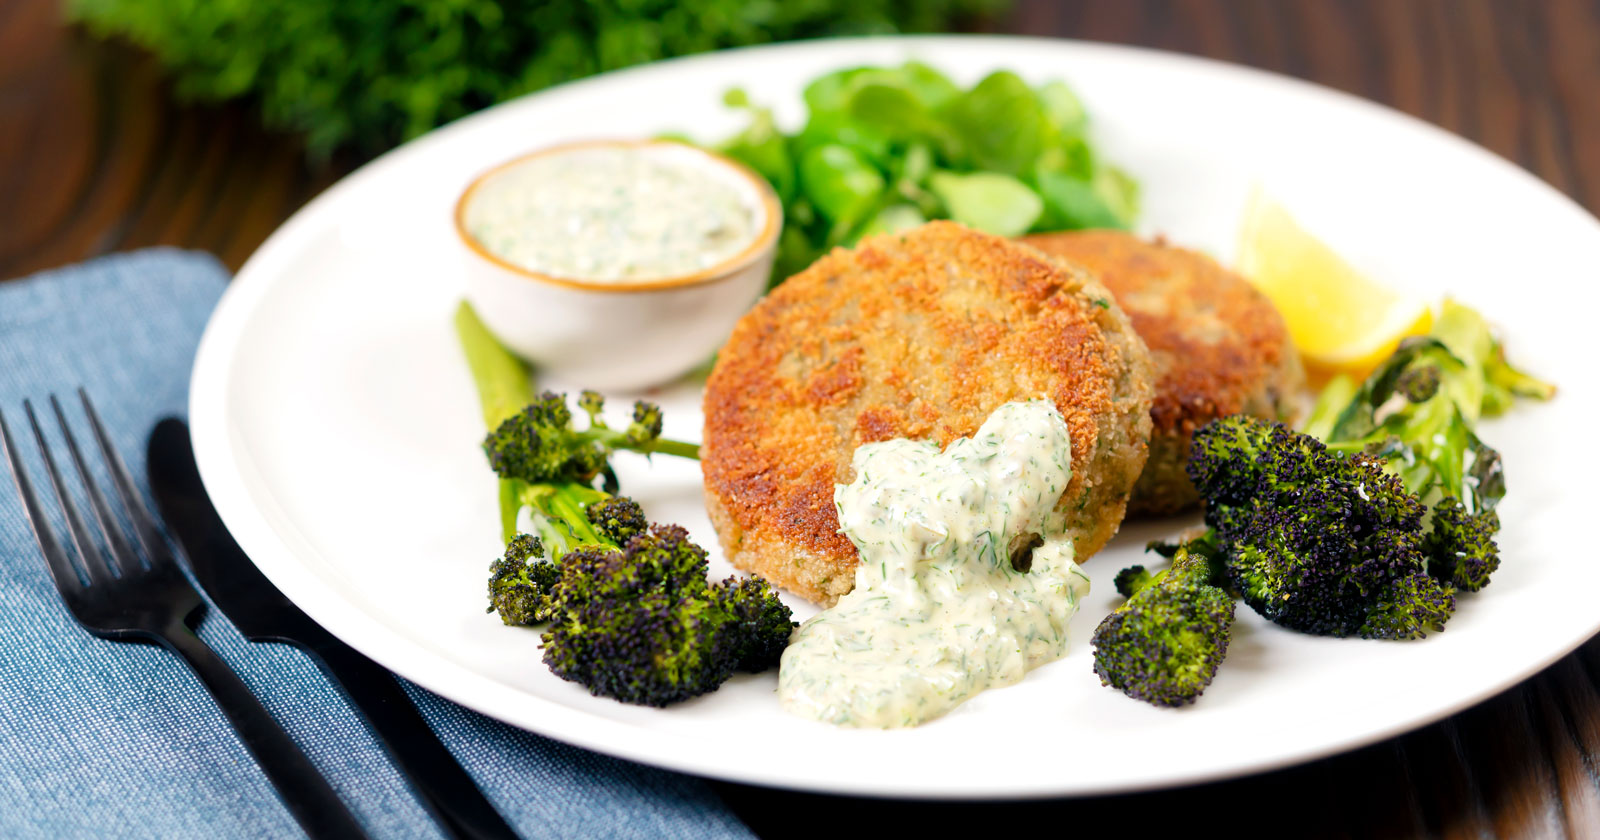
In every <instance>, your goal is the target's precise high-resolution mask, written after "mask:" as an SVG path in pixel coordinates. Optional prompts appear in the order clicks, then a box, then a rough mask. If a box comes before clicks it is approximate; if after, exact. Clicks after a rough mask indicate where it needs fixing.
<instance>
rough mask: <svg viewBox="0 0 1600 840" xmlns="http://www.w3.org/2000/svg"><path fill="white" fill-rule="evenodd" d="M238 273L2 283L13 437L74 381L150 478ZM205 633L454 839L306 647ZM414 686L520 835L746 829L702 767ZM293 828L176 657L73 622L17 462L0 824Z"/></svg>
mask: <svg viewBox="0 0 1600 840" xmlns="http://www.w3.org/2000/svg"><path fill="white" fill-rule="evenodd" d="M227 277H228V275H227V272H226V270H225V269H223V267H222V266H221V265H219V264H218V263H217V262H216V260H214V259H212V258H211V257H209V256H206V255H203V254H194V253H186V252H182V251H175V250H168V249H156V250H149V251H141V252H136V253H130V254H123V255H117V256H112V257H106V258H104V259H100V260H96V261H94V262H90V263H86V264H83V265H80V266H75V267H72V268H67V269H62V270H58V271H51V272H46V273H43V274H39V275H35V276H33V277H30V278H27V279H23V280H18V281H12V282H7V283H0V411H4V412H5V414H6V416H7V419H8V421H9V422H10V423H11V426H12V430H13V433H16V432H17V431H19V429H18V424H19V423H22V424H24V425H23V426H22V430H23V431H25V429H26V425H25V423H26V421H25V420H24V416H23V414H22V400H23V399H24V398H31V399H33V400H34V402H35V406H36V408H37V407H38V406H39V404H40V403H41V402H42V401H43V400H44V399H45V398H46V397H47V396H48V395H49V394H51V393H52V392H54V393H56V394H59V395H61V396H62V397H71V396H73V391H74V389H75V388H77V387H78V386H80V385H81V386H83V387H85V388H87V389H88V391H89V394H90V395H91V397H92V398H93V399H94V401H95V405H96V407H97V408H98V409H99V411H100V413H101V415H102V417H103V418H104V419H105V420H106V423H107V425H108V427H109V431H110V433H111V435H112V437H113V438H114V440H115V443H116V445H117V447H118V448H119V449H120V450H121V451H122V453H123V455H124V457H125V458H127V460H128V463H129V466H130V467H131V468H132V469H133V471H134V472H135V473H136V474H138V475H140V476H141V477H142V475H143V473H144V444H145V436H146V435H147V434H148V433H149V431H150V428H151V426H152V425H154V423H155V421H156V420H157V419H159V418H161V417H163V416H165V415H169V414H175V415H182V414H184V412H185V407H186V405H187V397H188V391H189V368H190V365H191V364H192V362H193V360H194V352H195V346H196V343H197V342H198V341H199V338H200V332H201V330H202V328H203V327H204V326H205V323H206V319H207V317H208V316H209V315H210V313H211V310H212V308H213V307H214V306H215V305H216V302H217V298H218V296H219V295H220V294H221V293H222V290H223V287H224V285H225V284H226V282H227ZM65 405H66V406H67V407H68V408H69V410H72V409H74V408H75V406H74V404H73V402H67V403H65ZM41 422H45V423H46V425H47V428H48V427H49V426H51V425H53V424H52V423H50V422H49V421H48V420H47V418H43V417H42V418H41ZM18 448H19V449H21V450H22V452H23V455H24V457H25V458H27V460H28V463H29V464H30V466H31V467H32V468H33V469H34V476H35V483H36V484H37V483H38V481H40V480H42V478H43V476H44V473H43V472H42V471H41V470H42V467H41V466H40V461H39V458H38V455H37V451H36V447H35V446H34V445H33V444H32V441H31V440H30V439H29V437H28V436H26V435H25V436H22V437H21V439H19V440H18ZM6 472H7V471H6V470H5V469H4V468H3V467H0V474H3V473H6ZM141 482H142V478H141ZM200 636H201V637H202V638H203V639H205V640H206V642H208V643H209V644H210V645H211V646H212V647H214V648H216V649H217V651H218V653H220V654H221V656H222V658H223V659H225V660H227V661H228V663H229V664H230V665H232V666H233V668H234V669H235V670H236V671H238V672H239V674H240V676H241V677H243V679H244V681H245V682H246V683H247V684H248V685H249V686H250V688H251V690H253V691H254V692H255V693H256V694H257V695H258V696H259V697H260V698H261V700H262V702H263V703H264V704H265V705H266V706H267V708H268V709H270V710H271V711H272V713H273V715H274V716H275V717H277V718H278V720H279V721H280V722H281V723H282V724H283V725H284V727H285V728H286V729H287V730H288V731H289V734H290V735H291V736H293V737H294V739H295V741H296V742H297V743H299V744H300V745H301V747H302V748H304V749H305V751H306V753H307V754H308V755H309V756H310V757H311V760H312V761H313V762H314V763H315V764H316V765H317V767H318V768H319V769H321V770H322V772H323V773H324V774H325V775H326V776H327V777H328V780H329V781H330V782H331V783H332V784H333V787H334V788H335V789H336V790H337V791H338V792H339V794H340V795H341V796H342V797H343V798H344V799H345V801H347V802H348V803H350V805H351V807H352V809H353V810H354V811H355V812H356V814H357V816H358V817H359V818H360V819H361V821H362V822H363V823H364V824H365V825H366V827H367V828H368V830H369V831H371V833H372V834H373V835H374V836H375V837H380V838H386V837H438V836H440V835H439V833H438V830H437V829H436V827H435V826H434V825H433V823H432V822H431V820H430V819H429V817H428V816H427V815H426V813H424V812H423V810H422V808H421V806H420V805H418V804H417V802H416V800H415V799H414V798H413V797H412V796H411V794H410V792H409V791H408V790H407V788H406V787H405V784H404V782H402V780H401V778H400V776H399V774H398V773H397V772H396V771H395V769H394V767H393V766H392V765H391V764H390V763H389V761H388V759H387V757H386V756H385V754H384V753H383V751H382V749H381V748H380V747H379V746H378V744H377V742H376V741H375V740H374V739H373V738H372V736H371V734H369V733H368V731H367V730H366V728H365V726H364V725H363V724H362V723H361V722H360V721H359V720H358V719H357V717H356V715H355V713H354V712H353V711H352V710H351V708H350V707H349V706H348V705H347V704H346V702H345V701H344V699H343V698H342V697H340V696H339V695H338V694H336V693H335V691H334V689H333V688H332V686H331V685H329V683H328V682H327V681H326V680H325V679H324V678H323V677H322V675H321V674H320V673H319V672H318V671H317V669H316V668H315V666H313V665H312V664H311V662H310V660H308V659H307V658H306V657H305V656H303V655H302V654H301V653H299V652H298V651H297V650H294V649H293V648H289V647H286V646H280V645H272V644H252V643H250V642H246V641H245V640H244V639H243V637H241V636H240V635H239V633H238V631H236V630H235V629H234V628H233V626H232V625H230V624H229V623H228V622H227V619H226V618H224V617H223V616H222V614H221V613H220V612H217V611H216V610H214V609H212V610H208V612H207V616H206V619H205V620H204V622H203V623H202V624H201V627H200ZM406 687H407V690H408V691H409V692H410V694H411V697H412V698H413V700H415V701H416V703H417V705H418V706H419V707H420V708H421V710H422V714H423V716H424V717H426V718H427V719H428V721H429V723H431V724H432V725H433V727H434V729H435V731H437V732H438V733H439V735H440V737H441V738H442V739H443V740H444V743H445V745H446V746H448V747H449V748H450V750H451V752H453V753H454V754H455V755H456V757H457V758H458V759H460V761H461V763H462V765H464V766H465V767H466V769H467V771H468V772H470V773H471V774H472V776H473V778H474V779H476V780H477V782H478V784H479V786H480V787H482V788H483V790H484V792H485V793H486V794H487V795H488V797H489V799H490V801H492V802H493V803H494V804H495V806H496V807H498V808H499V809H500V812H501V813H502V814H504V815H505V816H506V818H507V820H508V821H509V822H510V823H511V825H512V826H513V827H515V828H516V829H517V830H518V832H519V833H521V834H522V835H523V836H525V837H529V838H539V837H591V836H598V837H640V838H691V837H692V838H720V837H749V836H750V833H749V831H748V830H747V829H746V828H745V827H744V825H743V824H742V823H740V822H739V820H738V819H737V818H736V817H735V816H734V815H733V814H732V813H731V812H730V811H729V810H728V809H727V807H726V806H725V805H724V804H723V803H722V802H721V800H719V799H718V798H717V796H716V794H715V793H714V792H713V791H712V790H711V789H710V788H709V787H708V786H707V785H706V784H705V783H704V782H702V781H701V780H699V779H695V778H692V777H688V776H682V775H678V774H674V773H669V772H664V771H660V770H655V769H651V768H647V767H643V766H640V765H636V764H632V763H629V762H626V761H620V760H616V759H612V758H607V757H605V756H601V755H596V754H594V753H590V752H586V751H584V750H580V749H577V748H575V747H570V746H567V745H565V744H562V743H559V742H556V741H551V740H548V739H546V738H541V737H539V736H536V735H532V734H530V733H527V732H523V731H521V730H519V729H515V728H512V727H509V726H506V725H504V724H501V723H499V722H497V721H494V720H491V719H489V718H485V717H483V716H481V715H478V714H476V713H474V712H471V711H468V710H467V709H464V708H462V707H460V706H457V705H455V704H453V703H450V702H448V701H446V700H443V699H440V698H438V697H436V696H434V695H432V694H430V693H428V692H427V691H424V690H422V689H419V688H417V687H415V686H411V685H409V684H408V685H407V686H406ZM295 836H300V831H299V829H298V827H297V826H296V824H295V823H294V821H293V820H292V818H291V817H290V816H289V812H288V811H287V810H285V809H284V807H283V805H282V804H281V803H280V802H279V801H278V799H277V797H276V796H275V794H274V793H273V790H272V788H271V786H270V785H269V784H268V783H267V780H266V777H265V776H263V775H262V774H261V771H260V770H259V769H258V768H257V767H256V765H255V762H254V760H253V759H252V758H251V757H250V754H249V753H248V752H246V750H245V748H244V746H243V745H242V744H241V743H240V742H239V740H238V738H237V737H235V735H234V733H233V730H232V729H230V728H229V726H228V724H227V722H226V721H225V720H224V719H223V717H222V714H221V712H220V711H219V710H218V709H217V707H216V705H215V704H214V703H213V702H212V700H211V698H210V696H209V695H207V694H206V693H205V691H204V689H203V688H201V686H200V684H199V682H198V681H197V680H195V678H194V677H193V676H192V675H191V674H190V673H189V671H188V670H187V669H186V668H185V667H184V666H183V664H182V663H180V662H179V660H178V659H177V658H176V657H174V656H172V655H171V654H168V653H167V652H166V651H164V650H162V649H160V648H157V647H153V646H145V645H132V644H124V643H115V642H108V641H102V640H100V639H97V638H95V637H93V636H90V635H89V634H88V633H87V632H85V631H84V630H83V629H82V628H80V627H78V625H77V624H76V623H74V622H73V620H72V618H71V616H70V615H68V613H67V611H66V608H65V607H64V606H62V604H61V600H60V598H59V597H58V596H57V595H56V591H55V588H54V586H53V585H52V583H51V582H50V578H49V575H48V573H47V572H46V569H45V564H44V560H43V559H42V558H41V557H40V555H39V550H38V547H37V545H36V544H35V543H34V539H33V534H32V531H30V530H29V527H28V524H27V521H26V519H25V518H24V516H23V512H22V506H21V504H20V502H19V501H18V500H17V498H16V494H15V493H14V492H13V490H12V487H11V483H10V476H9V474H6V475H4V478H3V479H0V837H6V838H32V837H41V838H61V837H152V838H185V837H203V838H216V837H249V838H257V837H263V838H264V837H295Z"/></svg>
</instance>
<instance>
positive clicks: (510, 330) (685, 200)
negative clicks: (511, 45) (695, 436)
mask: <svg viewBox="0 0 1600 840" xmlns="http://www.w3.org/2000/svg"><path fill="white" fill-rule="evenodd" d="M782 225H783V209H782V205H781V204H780V203H779V201H778V197H777V195H776V194H775V193H773V191H772V188H771V187H770V186H769V185H768V184H767V182H766V180H765V179H763V178H762V177H761V176H760V175H757V174H756V173H754V172H752V171H750V170H749V169H747V168H746V167H744V166H743V165H741V164H739V163H737V162H735V161H732V160H729V159H728V158H726V157H723V156H721V155H718V154H715V153H712V152H708V151H706V150H704V149H700V148H697V147H695V146H691V145H688V144H685V143H678V142H674V141H668V140H596V141H588V142H581V143H570V144H565V145H560V146H553V147H550V148H546V149H541V150H539V151H536V152H533V153H531V154H527V155H524V156H522V157H519V158H515V159H513V160H511V161H508V162H506V163H503V164H500V165H499V166H496V167H494V168H492V169H490V170H488V171H487V172H484V173H483V174H481V175H479V176H478V177H477V178H475V179H473V181H472V182H471V183H470V184H469V185H468V186H467V188H466V189H465V190H464V191H463V192H462V194H461V198H460V199H459V200H458V201H457V202H456V207H455V227H456V233H457V235H458V237H459V239H460V240H461V242H462V243H463V245H464V246H465V248H464V260H465V264H466V271H465V279H466V294H467V298H468V300H470V301H471V303H472V305H473V308H474V309H476V310H477V312H478V315H479V317H480V318H481V319H482V320H483V322H484V324H485V325H487V326H488V327H489V329H490V330H491V331H493V332H494V334H495V335H496V337H498V338H499V339H500V340H501V342H503V343H504V344H505V345H506V346H507V347H509V348H510V349H511V350H512V351H514V352H516V353H518V354H519V355H522V356H523V357H525V358H527V359H528V360H529V361H531V362H533V363H534V364H535V365H536V366H537V367H538V368H539V369H540V370H541V371H542V372H547V373H550V374H552V375H554V376H556V377H557V378H559V379H562V380H566V381H570V382H572V383H574V384H576V385H578V386H581V387H585V388H598V389H618V390H626V389H631V388H642V387H646V386H649V385H655V384H660V383H662V382H666V381H668V380H671V379H673V378H675V377H677V376H679V375H681V374H683V373H685V372H687V371H689V370H690V369H692V368H694V367H696V366H697V365H699V364H701V363H703V362H705V361H706V359H708V358H709V357H710V355H711V353H712V352H714V351H715V350H716V349H717V348H718V347H720V346H722V343H723V342H724V341H725V340H726V339H727V337H728V333H729V332H730V331H731V330H732V329H733V325H734V323H735V322H736V321H738V320H739V316H741V315H743V314H744V312H745V311H746V310H747V309H749V308H750V306H751V304H753V303H754V302H755V301H756V299H757V298H758V297H760V296H761V293H762V291H763V290H764V289H765V288H766V284H767V279H768V275H770V273H771V271H772V261H773V257H774V255H775V253H776V250H777V241H778V232H779V230H780V229H781V227H782Z"/></svg>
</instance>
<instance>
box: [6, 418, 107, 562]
mask: <svg viewBox="0 0 1600 840" xmlns="http://www.w3.org/2000/svg"><path fill="white" fill-rule="evenodd" d="M22 408H23V411H24V412H26V413H27V415H28V425H29V426H31V427H32V428H33V439H34V442H35V443H37V444H38V445H39V454H40V455H41V456H43V457H44V467H45V472H46V473H48V474H49V476H50V486H51V487H53V488H55V491H56V500H57V501H59V502H60V503H61V513H62V515H63V516H64V517H66V520H67V531H68V533H69V534H70V535H71V537H72V542H73V544H74V545H76V546H77V547H78V562H79V564H80V565H81V566H82V567H83V571H84V572H85V573H86V574H87V575H88V576H89V584H90V585H91V586H92V585H96V584H104V583H106V582H107V581H109V580H111V572H110V570H109V569H107V568H106V565H105V563H104V562H96V559H97V558H98V557H100V549H99V547H98V546H96V545H95V544H94V543H93V541H91V540H90V539H89V529H88V527H87V526H86V525H84V522H83V516H82V515H81V514H79V513H78V505H77V503H76V502H74V501H72V493H71V492H70V491H68V490H67V485H66V483H65V482H63V481H62V480H61V471H60V470H58V469H56V460H55V459H54V458H52V457H50V446H49V444H47V443H46V442H45V439H44V429H43V428H41V427H40V426H39V418H38V416H37V415H35V414H34V413H33V403H32V402H30V401H28V400H23V401H22ZM46 522H48V520H46V519H43V518H40V519H38V520H37V521H36V523H35V527H36V528H38V527H40V526H45V527H48V526H46V525H45V523H46ZM41 547H42V544H41ZM61 553H62V554H63V556H65V554H66V552H61ZM46 559H49V558H48V557H47V558H46ZM51 568H54V561H51ZM69 568H70V565H69ZM73 589H74V590H81V589H82V584H81V583H78V584H76V585H75V586H74V587H73Z"/></svg>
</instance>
